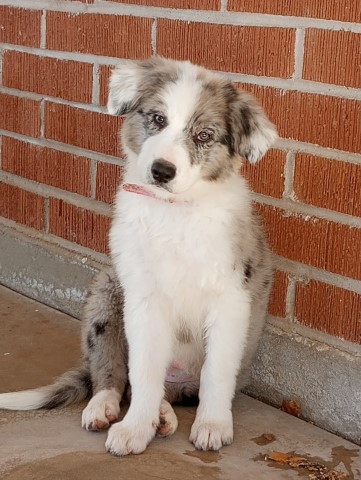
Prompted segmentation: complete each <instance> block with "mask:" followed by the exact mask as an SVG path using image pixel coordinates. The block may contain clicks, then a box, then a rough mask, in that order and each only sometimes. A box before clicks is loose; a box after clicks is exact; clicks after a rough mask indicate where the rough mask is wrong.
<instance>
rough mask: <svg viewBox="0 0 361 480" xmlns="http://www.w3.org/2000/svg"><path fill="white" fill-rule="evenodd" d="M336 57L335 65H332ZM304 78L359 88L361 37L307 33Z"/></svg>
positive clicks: (321, 31) (327, 32) (325, 32)
mask: <svg viewBox="0 0 361 480" xmlns="http://www.w3.org/2000/svg"><path fill="white" fill-rule="evenodd" d="M360 15H361V14H360ZM360 20H361V16H360ZM335 54H336V55H337V61H335ZM357 59H358V60H357ZM303 78H305V79H306V80H315V81H316V82H324V83H333V84H337V85H345V86H348V87H354V88H360V87H361V35H360V34H359V33H352V32H342V31H332V30H316V29H313V28H309V29H307V30H306V36H305V54H304V64H303Z"/></svg>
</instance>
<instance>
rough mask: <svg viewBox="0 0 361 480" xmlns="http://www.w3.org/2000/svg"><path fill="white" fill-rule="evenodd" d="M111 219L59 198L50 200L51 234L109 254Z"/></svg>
mask: <svg viewBox="0 0 361 480" xmlns="http://www.w3.org/2000/svg"><path fill="white" fill-rule="evenodd" d="M109 227H110V218H109V217H105V216H104V215H99V214H97V213H94V212H92V211H91V210H85V209H83V208H80V207H76V206H75V205H71V204H70V203H66V202H64V201H63V200H59V199H57V198H51V199H50V207H49V233H51V234H53V235H56V236H58V237H61V238H64V239H65V240H69V241H70V242H73V243H77V244H79V245H82V246H83V247H87V248H91V249H92V250H95V251H97V252H101V253H108V231H109Z"/></svg>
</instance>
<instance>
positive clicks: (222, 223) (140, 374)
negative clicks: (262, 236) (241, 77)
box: [106, 64, 272, 455]
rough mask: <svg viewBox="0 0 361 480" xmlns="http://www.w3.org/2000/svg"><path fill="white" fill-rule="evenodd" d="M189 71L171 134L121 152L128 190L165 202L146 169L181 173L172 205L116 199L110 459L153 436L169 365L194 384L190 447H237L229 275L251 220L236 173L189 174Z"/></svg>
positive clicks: (246, 302)
mask: <svg viewBox="0 0 361 480" xmlns="http://www.w3.org/2000/svg"><path fill="white" fill-rule="evenodd" d="M194 72H195V70H194V67H193V66H192V65H189V64H185V65H184V76H183V77H181V78H180V79H179V80H178V81H177V82H176V83H175V84H173V83H172V84H170V85H169V86H168V89H167V90H166V91H165V92H163V94H162V95H163V101H164V103H165V105H166V115H167V119H168V126H167V127H166V128H164V130H163V131H161V132H160V133H158V134H157V135H154V136H151V137H150V138H148V139H147V140H146V141H145V142H144V144H143V145H142V148H141V151H140V153H139V155H136V154H135V153H134V152H132V151H131V150H130V149H127V154H128V168H127V172H126V175H125V179H124V180H125V182H129V183H141V184H142V183H143V184H148V185H147V188H149V189H154V190H156V191H157V192H158V196H159V197H161V198H162V197H165V198H166V197H167V196H169V193H168V192H166V191H164V190H162V189H159V188H157V187H153V186H151V185H149V183H151V178H150V175H151V174H150V168H151V165H152V163H153V161H154V160H155V159H157V158H164V159H166V160H167V161H169V162H171V163H173V164H174V165H175V166H176V168H177V175H176V177H175V179H174V180H173V181H171V182H170V188H169V186H168V189H169V190H170V192H171V195H172V194H174V193H176V194H177V195H176V203H174V204H169V203H166V202H163V201H162V200H159V199H154V198H149V197H146V196H141V195H135V194H133V193H129V192H125V191H122V190H120V191H119V193H118V196H117V200H116V205H115V216H114V220H113V224H112V228H111V233H110V246H111V252H112V258H113V263H114V266H115V269H116V271H117V274H118V276H119V279H120V282H121V284H122V286H123V288H124V293H125V298H126V302H125V310H124V324H125V332H126V336H127V340H128V344H129V379H130V383H131V385H132V401H131V405H130V408H129V410H128V412H127V414H126V416H125V418H124V419H123V421H122V422H121V423H119V424H116V425H113V426H112V427H111V429H110V432H109V436H108V440H107V443H106V448H107V449H108V450H109V451H110V452H112V453H113V454H116V455H127V454H129V453H140V452H142V451H143V450H144V449H145V448H146V446H147V445H148V443H149V442H150V441H151V439H152V438H153V437H154V435H155V433H156V428H157V425H158V422H159V409H160V405H161V402H162V398H163V389H164V381H165V378H166V372H167V368H168V367H169V365H171V364H172V363H174V362H176V363H177V364H180V365H182V367H183V368H184V370H185V371H187V372H191V373H192V375H194V376H195V377H198V379H199V378H200V391H199V399H200V404H199V407H198V410H197V415H196V420H195V422H194V425H193V427H192V431H191V436H190V440H191V441H192V442H193V443H194V445H195V446H196V447H197V448H199V449H203V450H207V449H219V448H220V447H221V446H222V445H227V444H229V443H231V442H232V439H233V425H232V412H231V406H232V398H233V395H234V391H235V386H236V376H237V373H238V370H239V366H240V362H241V359H242V356H243V353H244V348H245V345H246V339H247V333H248V327H249V319H250V308H251V299H250V297H249V292H248V291H247V290H246V289H244V288H243V287H242V285H241V283H242V282H240V277H239V275H240V273H239V271H238V270H236V269H235V266H234V262H235V258H234V251H233V248H232V247H233V245H232V243H231V240H230V239H231V238H232V235H234V222H235V219H239V218H241V219H243V220H244V221H245V222H246V223H247V222H250V219H251V206H250V200H249V194H248V189H247V186H246V184H245V182H244V180H243V179H242V178H240V177H239V175H238V174H237V173H235V174H231V175H230V176H229V178H228V179H226V180H224V181H222V182H209V181H204V180H202V178H201V175H200V172H199V170H197V166H194V165H192V166H191V162H190V158H189V153H188V152H187V150H186V148H185V146H184V144H183V142H182V132H183V131H184V128H185V126H186V125H187V122H188V121H189V119H190V117H191V115H192V114H193V113H194V107H195V105H196V103H197V100H198V98H199V94H200V90H201V86H200V85H199V83H197V81H196V79H195V76H194ZM265 130H267V125H265ZM268 133H269V135H268ZM271 133H272V132H271V131H270V132H266V134H267V135H266V137H267V138H263V137H262V138H261V135H260V138H259V141H258V147H259V148H258V150H259V151H258V153H257V155H259V154H260V153H261V152H262V153H264V152H265V150H266V149H267V146H268V142H269V141H270V138H268V137H270V136H271ZM251 160H252V161H253V160H254V159H253V158H252V159H251ZM244 235H245V238H244V242H245V244H246V242H247V238H246V236H247V233H244ZM181 326H182V327H184V328H186V329H188V330H189V331H190V332H191V338H192V341H191V342H190V344H186V345H184V344H181V343H180V342H179V341H177V339H176V333H177V330H179V328H180V327H181ZM205 346H206V348H205ZM220 359H221V360H220Z"/></svg>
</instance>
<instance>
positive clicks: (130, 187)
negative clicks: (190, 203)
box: [123, 183, 184, 203]
mask: <svg viewBox="0 0 361 480" xmlns="http://www.w3.org/2000/svg"><path fill="white" fill-rule="evenodd" d="M123 190H125V191H126V192H130V193H137V194H138V195H145V196H146V197H151V198H156V199H157V200H163V201H164V202H168V203H176V200H175V199H174V198H162V197H158V196H157V195H156V194H155V193H154V192H152V191H151V190H147V189H146V188H145V187H142V186H141V185H136V184H135V183H123ZM182 203H184V202H182Z"/></svg>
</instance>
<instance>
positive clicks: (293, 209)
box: [251, 192, 361, 228]
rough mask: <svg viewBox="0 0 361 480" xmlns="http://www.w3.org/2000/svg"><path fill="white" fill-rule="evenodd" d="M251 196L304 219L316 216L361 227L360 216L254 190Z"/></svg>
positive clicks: (257, 200)
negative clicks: (277, 197) (269, 195)
mask: <svg viewBox="0 0 361 480" xmlns="http://www.w3.org/2000/svg"><path fill="white" fill-rule="evenodd" d="M251 197H252V200H254V201H255V202H258V203H261V204H264V205H269V206H270V207H275V208H279V209H281V210H284V211H285V212H286V213H287V214H291V215H298V216H301V217H304V218H305V219H306V220H309V219H310V218H316V219H322V220H326V221H328V222H332V223H340V224H342V225H345V226H347V227H350V228H361V218H360V217H353V216H352V215H348V214H347V213H341V212H337V211H336V210H328V209H326V208H320V207H314V206H313V205H308V204H306V203H301V202H296V201H293V200H289V199H286V198H282V199H276V198H273V197H267V196H266V195H262V194H260V193H255V192H251Z"/></svg>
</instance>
